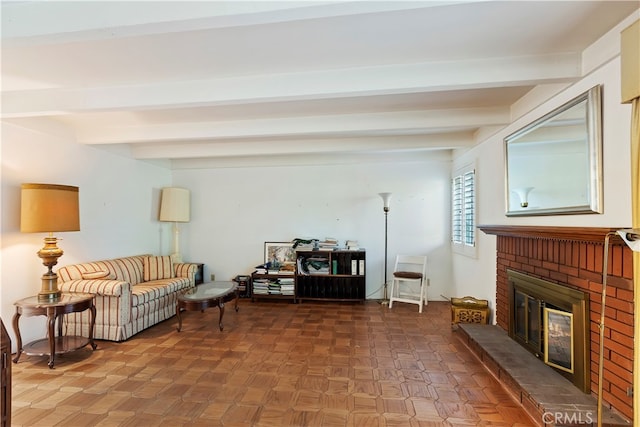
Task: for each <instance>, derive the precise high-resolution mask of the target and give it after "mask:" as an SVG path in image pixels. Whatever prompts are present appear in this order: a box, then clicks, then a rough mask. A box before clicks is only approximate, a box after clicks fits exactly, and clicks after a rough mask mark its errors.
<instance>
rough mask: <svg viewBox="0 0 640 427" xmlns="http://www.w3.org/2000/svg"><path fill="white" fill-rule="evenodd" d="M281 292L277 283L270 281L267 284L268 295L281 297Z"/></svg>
mask: <svg viewBox="0 0 640 427" xmlns="http://www.w3.org/2000/svg"><path fill="white" fill-rule="evenodd" d="M281 294H282V292H281V291H280V283H278V282H277V281H271V282H269V295H281Z"/></svg>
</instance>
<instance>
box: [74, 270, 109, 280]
mask: <svg viewBox="0 0 640 427" xmlns="http://www.w3.org/2000/svg"><path fill="white" fill-rule="evenodd" d="M82 278H83V279H86V280H92V279H103V280H113V279H115V278H116V276H115V274H111V273H109V272H108V271H107V270H99V271H91V272H85V273H82Z"/></svg>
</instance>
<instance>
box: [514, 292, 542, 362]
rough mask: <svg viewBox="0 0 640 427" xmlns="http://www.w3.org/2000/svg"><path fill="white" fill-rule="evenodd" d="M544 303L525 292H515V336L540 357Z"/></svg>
mask: <svg viewBox="0 0 640 427" xmlns="http://www.w3.org/2000/svg"><path fill="white" fill-rule="evenodd" d="M542 308H543V303H542V301H540V300H539V299H537V298H534V297H532V296H531V295H527V294H525V293H523V292H520V291H516V292H515V328H514V332H515V336H516V339H517V340H518V341H520V343H521V344H522V345H523V346H525V347H527V348H528V349H529V350H531V351H532V352H533V353H534V354H535V355H536V356H538V357H540V354H541V352H542V343H541V336H542V331H541V325H542V322H541V313H542Z"/></svg>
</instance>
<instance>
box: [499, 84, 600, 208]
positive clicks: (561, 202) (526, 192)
mask: <svg viewBox="0 0 640 427" xmlns="http://www.w3.org/2000/svg"><path fill="white" fill-rule="evenodd" d="M601 110H602V107H601V86H600V85H598V86H594V87H593V88H591V89H589V90H588V91H586V92H584V93H583V94H581V95H579V96H577V97H576V98H574V99H572V100H571V101H569V102H567V103H566V104H564V105H561V106H560V107H558V108H556V109H555V110H553V111H551V112H550V113H548V114H546V115H544V116H543V117H541V118H540V119H538V120H536V121H534V122H533V123H531V124H529V125H527V126H525V127H524V128H522V129H520V130H518V131H516V132H514V133H513V134H511V135H509V136H507V137H506V138H505V140H504V142H505V144H504V146H505V175H506V176H505V183H506V188H505V193H506V194H505V195H506V215H507V216H527V215H558V214H586V213H602V132H601V117H602V111H601Z"/></svg>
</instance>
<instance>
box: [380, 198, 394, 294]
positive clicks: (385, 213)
mask: <svg viewBox="0 0 640 427" xmlns="http://www.w3.org/2000/svg"><path fill="white" fill-rule="evenodd" d="M378 194H380V197H382V202H383V203H384V206H383V209H384V295H383V298H382V301H381V303H382V304H388V303H389V297H388V296H387V219H388V216H389V200H391V193H378Z"/></svg>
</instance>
